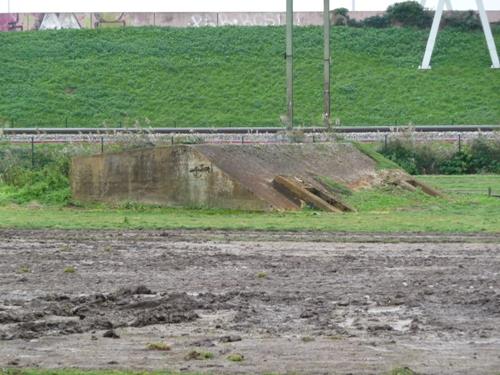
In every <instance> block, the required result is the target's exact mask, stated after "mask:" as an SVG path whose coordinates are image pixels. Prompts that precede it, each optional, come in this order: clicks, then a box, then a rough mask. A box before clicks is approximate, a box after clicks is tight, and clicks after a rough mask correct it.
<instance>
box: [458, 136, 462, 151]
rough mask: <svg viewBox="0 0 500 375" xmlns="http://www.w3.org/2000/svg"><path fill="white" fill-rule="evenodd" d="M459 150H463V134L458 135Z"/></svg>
mask: <svg viewBox="0 0 500 375" xmlns="http://www.w3.org/2000/svg"><path fill="white" fill-rule="evenodd" d="M458 152H462V134H459V135H458Z"/></svg>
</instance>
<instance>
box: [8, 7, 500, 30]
mask: <svg viewBox="0 0 500 375" xmlns="http://www.w3.org/2000/svg"><path fill="white" fill-rule="evenodd" d="M383 13H384V12H383V11H358V12H350V13H349V15H350V17H351V18H353V19H356V20H362V19H365V18H367V17H371V16H374V15H379V14H383ZM488 16H489V20H490V22H500V11H497V10H495V11H488ZM294 17H295V20H294V22H295V24H296V25H297V26H315V25H316V26H317V25H322V24H323V18H322V13H321V12H296V13H295V15H294ZM285 23H286V21H285V13H284V12H220V13H208V12H207V13H8V14H7V13H0V31H28V30H47V29H61V28H71V29H80V28H82V29H89V28H100V27H124V26H160V27H202V26H228V25H234V26H282V25H285Z"/></svg>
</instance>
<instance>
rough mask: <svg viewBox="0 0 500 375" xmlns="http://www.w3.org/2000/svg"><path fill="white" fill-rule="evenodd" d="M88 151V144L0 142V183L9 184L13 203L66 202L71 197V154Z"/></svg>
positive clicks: (10, 199) (9, 195) (9, 196)
mask: <svg viewBox="0 0 500 375" xmlns="http://www.w3.org/2000/svg"><path fill="white" fill-rule="evenodd" d="M89 151H91V148H90V147H88V146H76V147H75V146H72V145H69V146H59V145H36V146H35V154H34V158H33V160H32V155H31V146H29V145H9V144H0V185H6V186H7V187H9V188H11V189H10V190H11V191H10V192H9V194H8V198H7V199H8V200H9V201H11V202H14V203H28V202H31V201H38V202H40V203H49V204H65V203H68V202H69V199H70V188H69V168H70V160H71V157H72V156H74V155H80V154H86V153H88V152H89Z"/></svg>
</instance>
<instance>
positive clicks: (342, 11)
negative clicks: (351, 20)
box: [333, 8, 349, 18]
mask: <svg viewBox="0 0 500 375" xmlns="http://www.w3.org/2000/svg"><path fill="white" fill-rule="evenodd" d="M333 15H335V16H344V17H346V18H348V17H349V9H347V8H336V9H334V10H333Z"/></svg>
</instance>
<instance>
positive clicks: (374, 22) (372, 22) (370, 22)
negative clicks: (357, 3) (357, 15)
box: [362, 14, 391, 29]
mask: <svg viewBox="0 0 500 375" xmlns="http://www.w3.org/2000/svg"><path fill="white" fill-rule="evenodd" d="M362 24H363V26H365V27H373V28H376V29H384V28H386V27H389V26H391V21H390V20H389V17H388V16H387V15H385V14H384V15H382V16H373V17H368V18H366V19H365V20H364V21H363V22H362Z"/></svg>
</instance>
